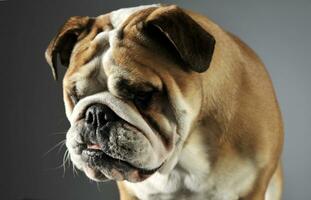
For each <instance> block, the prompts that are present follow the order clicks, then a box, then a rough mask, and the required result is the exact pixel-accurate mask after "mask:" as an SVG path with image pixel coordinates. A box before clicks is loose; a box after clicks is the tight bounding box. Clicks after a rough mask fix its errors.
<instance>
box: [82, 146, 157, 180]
mask: <svg viewBox="0 0 311 200" xmlns="http://www.w3.org/2000/svg"><path fill="white" fill-rule="evenodd" d="M82 160H84V161H85V162H86V163H88V165H89V167H90V168H94V169H97V170H100V171H102V170H103V171H108V172H109V171H110V174H111V176H113V178H114V179H116V178H117V177H115V176H114V175H115V174H116V172H118V173H117V174H119V176H118V177H119V178H118V180H123V179H126V180H128V181H132V182H138V181H143V180H145V179H146V178H148V177H149V176H151V175H152V174H153V173H154V172H156V171H157V170H158V169H159V168H160V167H159V168H156V169H154V170H145V169H139V168H137V167H134V166H132V165H131V164H130V163H127V162H126V161H122V160H118V159H115V158H112V157H110V156H108V155H107V154H105V153H104V152H103V151H102V150H99V149H93V148H91V149H89V148H88V149H84V150H83V151H82Z"/></svg>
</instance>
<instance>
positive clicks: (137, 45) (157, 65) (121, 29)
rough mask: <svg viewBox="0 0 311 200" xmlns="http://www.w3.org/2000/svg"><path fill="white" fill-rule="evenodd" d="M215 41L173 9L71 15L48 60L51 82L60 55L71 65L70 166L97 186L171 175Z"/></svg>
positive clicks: (67, 95)
mask: <svg viewBox="0 0 311 200" xmlns="http://www.w3.org/2000/svg"><path fill="white" fill-rule="evenodd" d="M214 43H215V41H214V39H213V37H212V36H211V35H210V34H209V33H207V32H206V31H205V30H204V29H203V28H201V27H200V26H199V24H197V23H196V22H195V21H194V20H193V19H192V18H191V17H189V16H188V15H187V14H186V13H185V12H184V11H182V10H181V9H180V8H178V7H176V6H159V5H152V6H141V7H136V8H128V9H120V10H117V11H113V12H111V13H109V14H106V15H102V16H99V17H97V18H89V17H72V18H70V19H69V20H68V21H67V22H66V23H65V25H64V26H63V27H62V28H61V30H60V31H59V33H58V35H57V36H56V37H55V38H54V39H53V40H52V42H51V43H50V45H49V47H48V49H47V51H46V58H47V60H48V62H49V64H50V65H51V67H52V70H53V73H54V76H55V77H56V76H57V73H56V57H57V55H59V56H60V60H61V62H62V64H64V65H65V66H67V67H68V70H67V72H66V74H65V77H64V79H63V93H64V102H65V108H66V115H67V117H68V119H69V121H70V124H71V127H70V129H69V130H68V133H67V137H66V145H67V148H68V150H69V153H70V157H71V160H72V162H73V163H74V165H75V166H76V167H77V168H79V169H81V170H83V171H84V172H85V173H86V175H87V176H88V177H89V178H91V179H93V180H96V181H102V180H106V179H114V180H128V181H131V182H138V181H142V180H144V179H146V178H147V177H149V176H150V175H152V174H153V173H154V172H156V171H165V170H170V169H171V168H172V167H173V166H174V165H175V164H176V162H177V160H178V153H179V152H180V150H181V149H182V147H183V144H184V142H185V140H186V138H187V136H188V134H189V133H190V132H191V129H192V128H193V127H194V126H195V124H196V120H197V119H198V115H199V112H200V108H201V107H200V105H201V103H202V93H201V90H200V87H201V86H200V83H201V82H200V76H199V72H203V71H206V70H207V68H208V66H209V64H210V62H211V58H212V53H213V50H214ZM202 47H203V49H206V51H204V52H199V49H202Z"/></svg>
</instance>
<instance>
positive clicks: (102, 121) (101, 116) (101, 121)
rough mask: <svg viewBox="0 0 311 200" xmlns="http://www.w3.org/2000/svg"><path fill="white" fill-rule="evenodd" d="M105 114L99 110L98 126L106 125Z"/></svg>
mask: <svg viewBox="0 0 311 200" xmlns="http://www.w3.org/2000/svg"><path fill="white" fill-rule="evenodd" d="M106 122H107V121H106V118H105V113H104V112H103V110H98V112H97V124H99V125H104V124H105V123H106Z"/></svg>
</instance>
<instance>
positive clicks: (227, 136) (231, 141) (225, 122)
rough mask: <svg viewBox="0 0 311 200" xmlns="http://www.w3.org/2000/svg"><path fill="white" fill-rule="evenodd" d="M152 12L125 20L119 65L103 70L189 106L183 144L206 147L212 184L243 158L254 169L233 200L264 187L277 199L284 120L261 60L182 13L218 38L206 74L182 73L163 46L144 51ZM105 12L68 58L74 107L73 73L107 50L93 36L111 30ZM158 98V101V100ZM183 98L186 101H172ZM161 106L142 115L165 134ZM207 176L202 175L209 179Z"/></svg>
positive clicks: (116, 54)
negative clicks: (142, 24)
mask: <svg viewBox="0 0 311 200" xmlns="http://www.w3.org/2000/svg"><path fill="white" fill-rule="evenodd" d="M173 8H174V7H173ZM156 9H161V8H148V9H144V10H142V11H139V12H137V13H135V14H134V15H132V16H130V17H129V18H128V19H127V20H126V22H125V23H124V25H123V27H122V29H123V32H122V36H120V37H122V40H118V41H117V43H116V46H117V47H118V48H114V49H113V52H112V55H113V58H114V62H115V63H117V65H118V66H121V67H118V69H115V68H113V67H109V66H104V67H105V75H106V76H107V77H108V76H110V77H111V76H113V75H114V74H118V75H120V76H121V75H122V76H124V77H126V78H127V79H129V80H130V81H131V82H132V83H133V84H136V85H139V84H142V83H146V82H148V83H150V84H151V85H155V86H157V87H158V88H159V89H160V90H162V89H163V88H162V87H163V83H165V85H166V87H167V90H168V91H169V94H168V95H172V96H171V97H170V98H171V99H172V100H176V102H174V103H175V105H177V107H179V106H180V107H181V105H182V106H186V107H187V106H188V110H187V109H186V111H189V120H190V121H191V120H193V121H191V122H189V126H188V127H187V128H189V135H187V136H185V138H183V139H184V140H185V141H184V147H185V148H187V147H189V148H193V145H194V144H196V143H195V142H194V141H196V142H197V141H200V142H201V143H203V144H204V145H202V144H201V143H200V144H198V145H194V146H197V147H198V148H203V149H204V151H205V152H206V154H207V155H208V156H205V155H197V156H202V160H204V162H205V159H206V160H208V161H206V162H208V163H206V164H207V165H208V166H209V167H208V168H209V170H210V171H209V172H207V173H208V177H210V179H211V180H214V178H215V177H216V178H215V182H213V184H216V185H217V184H218V185H217V186H219V187H223V183H217V180H216V179H217V177H218V176H219V177H221V176H224V174H229V175H232V176H234V175H236V176H237V177H238V176H239V175H238V171H239V170H237V169H235V167H236V166H239V167H244V166H243V165H242V164H241V163H244V162H245V171H246V172H250V173H251V174H250V179H249V180H245V182H244V183H243V184H245V187H244V188H242V189H241V190H240V191H239V194H238V195H239V197H238V199H243V200H244V199H247V200H263V199H265V194H266V192H267V190H268V191H269V192H270V190H271V191H273V192H274V193H275V196H274V197H276V198H277V199H281V192H282V184H283V178H282V167H281V163H280V155H281V151H282V145H283V125H282V119H281V114H280V110H279V107H278V103H277V100H276V97H275V92H274V89H273V86H272V83H271V80H270V78H269V75H268V74H267V71H266V69H265V67H264V65H263V63H262V62H261V61H260V59H259V58H258V56H257V55H256V54H255V53H254V52H253V51H252V50H251V49H250V48H249V47H248V46H247V45H246V44H244V43H243V42H242V41H241V40H240V39H238V38H237V37H236V36H234V35H232V34H230V33H228V32H226V31H224V30H222V29H221V28H220V27H219V26H218V25H216V24H215V23H214V22H212V21H211V20H209V19H207V18H206V17H205V16H202V15H199V14H196V13H193V12H191V11H185V12H186V13H187V14H188V15H189V16H191V17H192V19H193V20H195V21H196V22H197V23H198V24H199V25H201V27H202V28H203V29H205V30H206V31H207V32H208V33H209V34H211V35H212V36H213V37H214V38H215V41H216V44H215V49H214V53H213V57H212V61H211V64H210V66H209V69H208V70H207V71H206V72H204V73H196V72H185V71H183V70H180V68H179V67H178V65H176V63H173V62H171V61H170V59H171V58H170V56H169V55H163V54H161V53H160V52H161V51H162V50H163V49H161V48H157V47H154V48H153V49H152V51H147V50H148V49H149V48H150V47H151V45H152V43H150V42H148V41H147V42H146V41H144V42H142V38H143V35H142V33H141V32H140V30H139V27H137V26H136V25H137V23H138V22H139V21H141V20H143V19H145V18H146V17H148V15H150V13H152V12H154V10H156ZM108 16H109V15H104V16H100V17H98V18H96V20H95V23H94V25H93V26H92V27H91V29H90V30H89V32H88V34H87V35H86V36H85V37H84V38H83V39H82V40H81V41H80V42H79V43H78V45H76V46H75V48H74V50H73V53H72V55H71V62H70V66H69V69H68V70H67V73H66V75H65V78H64V99H65V102H66V104H67V106H68V107H71V109H72V108H73V106H74V105H73V103H72V101H71V100H70V98H69V96H70V93H71V92H72V87H73V85H74V84H75V81H74V79H73V77H74V76H75V75H76V74H78V73H81V70H82V68H83V67H85V65H86V64H87V63H89V62H90V61H91V60H92V58H94V57H96V55H97V54H98V53H99V52H102V51H104V50H105V48H106V46H100V45H99V44H97V43H92V42H91V41H92V40H93V39H94V38H95V37H96V35H97V34H98V33H99V32H100V31H103V30H105V29H110V28H112V27H111V26H112V25H111V23H110V21H109V18H108ZM90 44H91V45H90ZM146 49H147V50H146ZM155 58H156V59H155ZM90 76H92V75H90ZM101 84H105V85H102V88H105V89H107V88H108V89H109V91H110V92H111V93H113V94H114V95H116V96H119V95H118V90H117V89H115V88H116V86H115V85H113V84H112V85H109V84H108V83H101ZM120 97H121V98H122V96H120ZM158 98H159V101H161V99H162V98H161V97H158ZM180 99H182V100H183V101H178V102H177V100H180ZM161 105H162V104H160V105H158V106H156V105H154V106H153V107H152V108H150V109H149V110H148V111H146V113H145V114H146V115H147V116H150V117H153V118H154V119H157V121H159V123H160V124H162V128H163V129H167V130H166V132H168V130H169V128H170V127H169V125H166V126H165V125H164V124H165V123H167V122H166V121H165V120H164V119H165V118H164V116H162V115H161V113H160V110H161ZM162 106H163V105H162ZM190 111H191V112H190ZM192 117H193V118H192ZM164 132H165V131H164ZM181 137H183V136H181ZM168 138H169V139H171V138H170V137H168ZM172 145H173V144H172V143H170V144H169V145H168V146H167V148H168V149H172V148H173V146H172ZM200 151H201V149H200ZM181 157H182V156H181ZM180 162H181V161H180ZM181 163H182V162H181ZM184 164H185V163H184ZM239 164H240V165H239ZM181 165H182V164H181ZM193 165H195V163H194V164H193ZM241 171H243V169H241ZM231 173H232V174H231ZM224 177H226V176H224ZM227 177H228V176H227ZM252 177H253V178H252ZM272 177H273V178H272ZM208 181H209V180H205V182H206V183H208ZM237 184H238V183H237ZM269 184H270V185H269ZM268 186H269V189H268ZM118 187H119V190H120V198H121V200H136V199H138V198H136V197H135V192H134V191H133V190H132V189H131V188H130V187H128V185H127V184H126V183H125V182H118ZM271 187H273V190H272V189H270V188H271ZM277 199H275V200H277Z"/></svg>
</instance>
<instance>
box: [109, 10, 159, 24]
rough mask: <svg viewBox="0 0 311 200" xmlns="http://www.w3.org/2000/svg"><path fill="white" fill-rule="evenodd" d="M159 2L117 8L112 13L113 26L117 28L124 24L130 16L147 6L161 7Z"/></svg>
mask: <svg viewBox="0 0 311 200" xmlns="http://www.w3.org/2000/svg"><path fill="white" fill-rule="evenodd" d="M159 6H160V5H159V4H152V5H143V6H137V7H131V8H122V9H119V10H115V11H113V12H111V13H110V21H111V24H112V25H113V27H115V28H116V29H117V28H119V27H120V26H122V25H123V23H124V22H125V21H126V20H127V19H128V17H129V16H131V15H132V14H134V13H135V12H137V11H140V10H144V9H146V8H152V7H159Z"/></svg>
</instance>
